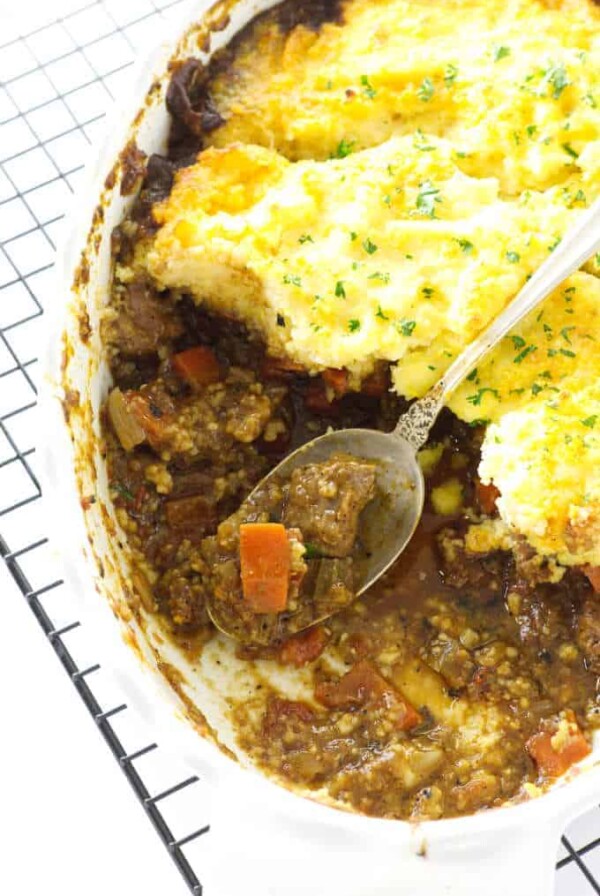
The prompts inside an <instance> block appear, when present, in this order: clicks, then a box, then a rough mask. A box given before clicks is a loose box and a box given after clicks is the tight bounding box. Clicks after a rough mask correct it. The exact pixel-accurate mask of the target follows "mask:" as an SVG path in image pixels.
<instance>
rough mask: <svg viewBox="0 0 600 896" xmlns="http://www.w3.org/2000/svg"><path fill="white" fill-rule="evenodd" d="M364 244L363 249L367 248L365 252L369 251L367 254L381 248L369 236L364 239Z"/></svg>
mask: <svg viewBox="0 0 600 896" xmlns="http://www.w3.org/2000/svg"><path fill="white" fill-rule="evenodd" d="M362 246H363V249H364V250H365V252H366V253H367V255H374V254H375V252H377V249H378V248H379V247H378V246H376V245H375V243H374V242H372V241H371V240H370V239H369V238H368V237H367V239H366V240H364V242H363V244H362Z"/></svg>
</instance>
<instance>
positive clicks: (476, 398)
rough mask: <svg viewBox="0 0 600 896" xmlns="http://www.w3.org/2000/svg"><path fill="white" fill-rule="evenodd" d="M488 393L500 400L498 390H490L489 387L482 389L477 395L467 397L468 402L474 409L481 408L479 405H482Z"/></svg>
mask: <svg viewBox="0 0 600 896" xmlns="http://www.w3.org/2000/svg"><path fill="white" fill-rule="evenodd" d="M486 392H491V393H492V395H493V396H494V397H495V398H500V396H499V394H498V390H497V389H488V388H487V387H484V388H482V389H479V391H478V392H476V393H475V395H467V401H468V402H469V404H472V405H473V406H474V407H479V405H480V404H481V399H482V398H483V396H484V395H485V393H486Z"/></svg>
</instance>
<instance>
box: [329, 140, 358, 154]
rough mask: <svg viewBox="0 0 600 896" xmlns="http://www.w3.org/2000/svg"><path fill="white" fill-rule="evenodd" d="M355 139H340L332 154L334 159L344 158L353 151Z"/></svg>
mask: <svg viewBox="0 0 600 896" xmlns="http://www.w3.org/2000/svg"><path fill="white" fill-rule="evenodd" d="M355 145H356V140H346V139H344V140H340V142H339V143H338V145H337V148H336V150H335V152H334V154H333V158H334V159H345V158H346V156H349V155H351V154H352V153H353V152H354V147H355Z"/></svg>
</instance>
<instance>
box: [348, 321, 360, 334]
mask: <svg viewBox="0 0 600 896" xmlns="http://www.w3.org/2000/svg"><path fill="white" fill-rule="evenodd" d="M348 329H349V330H350V332H351V333H356V332H357V331H358V330H360V321H359V320H356V318H353V319H352V320H349V321H348Z"/></svg>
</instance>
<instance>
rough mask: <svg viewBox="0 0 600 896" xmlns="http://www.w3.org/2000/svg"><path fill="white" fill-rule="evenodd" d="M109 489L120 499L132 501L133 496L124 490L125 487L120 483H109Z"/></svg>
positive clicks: (126, 489) (127, 490)
mask: <svg viewBox="0 0 600 896" xmlns="http://www.w3.org/2000/svg"><path fill="white" fill-rule="evenodd" d="M110 487H111V488H112V490H113V491H114V492H116V493H117V494H118V495H121V497H122V498H125V499H126V500H127V501H133V495H132V494H131V492H130V491H129V489H128V488H126V486H124V485H121V483H120V482H111V484H110Z"/></svg>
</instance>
